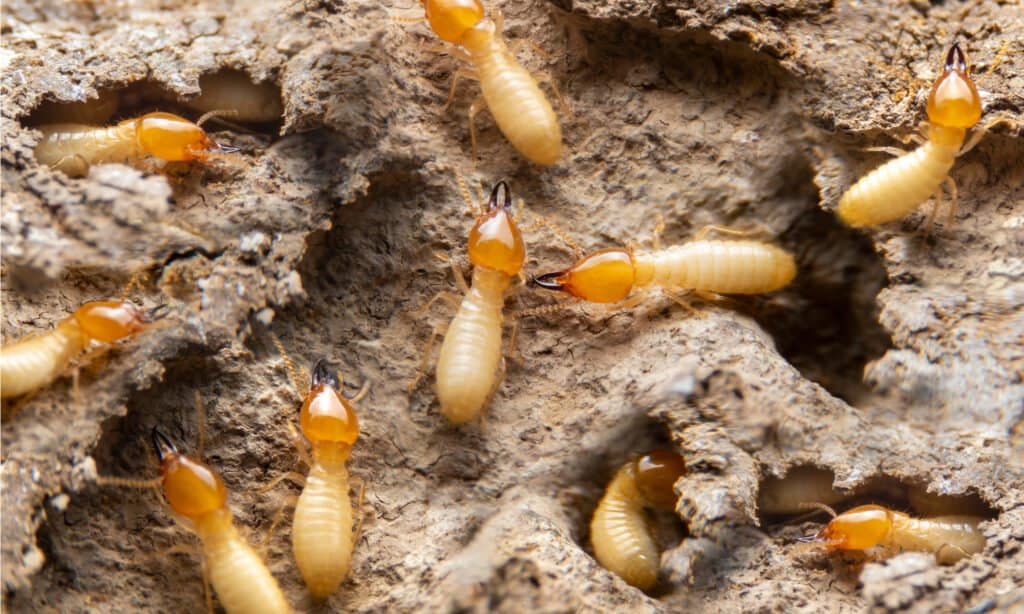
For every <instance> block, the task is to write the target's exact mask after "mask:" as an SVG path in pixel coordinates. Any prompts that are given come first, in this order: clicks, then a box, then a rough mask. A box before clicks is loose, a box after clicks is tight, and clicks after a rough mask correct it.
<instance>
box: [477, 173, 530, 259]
mask: <svg viewBox="0 0 1024 614" xmlns="http://www.w3.org/2000/svg"><path fill="white" fill-rule="evenodd" d="M500 188H504V189H505V199H504V201H503V202H499V201H498V193H499V190H500ZM511 205H512V197H511V195H510V194H509V191H508V184H506V183H505V182H504V181H502V182H499V183H498V184H497V185H495V186H494V189H493V190H492V191H491V200H490V210H489V211H488V212H487V213H485V214H484V215H482V216H481V217H480V219H479V220H477V223H476V224H475V225H474V226H473V230H471V231H470V233H469V260H470V262H472V263H473V265H474V266H480V267H484V268H488V269H493V270H495V271H501V272H502V273H505V274H506V275H517V274H518V273H519V271H520V269H522V268H523V262H525V261H526V244H525V243H523V236H522V234H520V232H519V228H518V227H516V222H515V220H514V219H512V214H511V212H510V211H509V209H510V208H511Z"/></svg>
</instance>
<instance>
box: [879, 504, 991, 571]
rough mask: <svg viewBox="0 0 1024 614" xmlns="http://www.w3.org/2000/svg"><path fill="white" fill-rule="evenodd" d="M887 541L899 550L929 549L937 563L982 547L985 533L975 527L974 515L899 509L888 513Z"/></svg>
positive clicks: (923, 550)
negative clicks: (921, 514)
mask: <svg viewBox="0 0 1024 614" xmlns="http://www.w3.org/2000/svg"><path fill="white" fill-rule="evenodd" d="M892 516H893V518H892V533H891V534H890V536H889V543H888V545H891V546H893V547H895V548H898V549H900V550H910V551H915V552H933V553H935V559H936V561H938V562H939V564H941V565H952V564H953V563H955V562H957V561H959V560H960V559H962V558H964V557H966V556H970V555H972V554H977V553H978V552H981V551H982V550H984V549H985V536H984V535H982V533H981V531H980V530H979V529H978V523H980V522H981V521H982V518H980V517H978V516H936V517H934V518H911V517H910V516H908V515H907V514H904V513H902V512H893V513H892Z"/></svg>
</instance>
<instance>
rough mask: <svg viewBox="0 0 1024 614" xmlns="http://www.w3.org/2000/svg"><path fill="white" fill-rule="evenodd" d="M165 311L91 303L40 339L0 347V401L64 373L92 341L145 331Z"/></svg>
mask: <svg viewBox="0 0 1024 614" xmlns="http://www.w3.org/2000/svg"><path fill="white" fill-rule="evenodd" d="M165 309H166V308H165V307H164V306H160V307H156V308H154V309H150V310H148V311H145V310H142V309H139V308H138V307H136V306H135V304H133V303H130V302H127V301H93V302H90V303H86V304H84V305H82V306H81V307H79V308H78V309H77V310H76V311H75V312H74V313H73V314H71V315H70V316H68V317H67V318H65V319H63V320H61V321H60V322H58V323H57V326H56V327H55V328H54V329H53V330H51V331H47V332H45V333H41V334H38V335H30V336H28V337H26V338H24V339H21V340H19V341H15V342H14V343H9V344H4V345H3V347H0V397H2V398H5V399H6V398H10V397H16V396H20V395H23V394H26V393H29V392H32V391H34V390H38V389H39V388H42V387H43V386H45V385H47V384H49V383H50V382H52V381H53V380H55V379H56V378H57V377H58V376H60V375H61V373H63V372H64V371H65V370H66V369H67V367H68V365H70V364H71V361H72V360H73V359H74V358H76V357H78V356H79V355H80V354H81V353H82V352H83V351H84V350H85V349H86V348H87V347H88V346H89V345H90V343H91V342H93V341H97V342H99V343H108V344H109V343H114V342H116V341H119V340H121V339H125V338H127V337H132V336H134V335H137V334H139V333H140V332H142V331H144V330H146V329H147V328H149V327H150V326H151V325H152V324H153V323H154V322H155V321H156V320H157V319H159V318H161V317H163V313H164V310H165Z"/></svg>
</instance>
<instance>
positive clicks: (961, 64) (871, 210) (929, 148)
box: [836, 43, 998, 227]
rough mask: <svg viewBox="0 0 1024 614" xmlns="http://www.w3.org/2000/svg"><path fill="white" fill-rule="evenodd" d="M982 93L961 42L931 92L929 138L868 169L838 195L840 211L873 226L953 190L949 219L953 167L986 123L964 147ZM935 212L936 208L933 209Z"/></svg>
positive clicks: (847, 219)
mask: <svg viewBox="0 0 1024 614" xmlns="http://www.w3.org/2000/svg"><path fill="white" fill-rule="evenodd" d="M981 113H982V109H981V97H980V96H978V90H977V89H975V87H974V82H973V81H972V80H971V75H970V70H969V68H968V65H967V59H966V58H965V56H964V53H963V51H961V50H960V46H959V45H958V44H955V43H954V44H953V46H952V47H950V49H949V53H947V54H946V62H945V65H944V66H943V70H942V74H941V75H940V76H939V78H938V79H936V81H935V84H934V85H932V89H931V92H930V93H929V94H928V122H929V125H928V140H927V142H925V143H924V144H923V145H921V146H920V147H918V148H917V149H916V150H914V151H913V152H911V153H907V154H904V155H900V156H899V157H898V158H895V159H893V160H890V161H889V162H887V163H885V164H883V165H882V166H880V167H878V168H876V169H875V170H873V171H871V172H870V173H868V174H867V175H866V176H864V177H863V178H861V179H860V181H858V182H857V183H855V184H854V185H853V186H852V187H851V188H849V189H848V190H847V191H846V193H845V194H843V196H842V198H840V200H839V206H838V208H837V209H836V213H837V214H838V215H839V218H840V219H842V220H843V222H844V223H846V224H847V225H849V226H854V227H861V226H875V225H878V224H885V223H886V222H891V221H894V220H898V219H900V218H902V217H904V216H906V215H908V214H909V213H911V212H912V211H914V210H915V209H917V207H918V206H920V205H921V203H923V202H924V201H926V200H928V198H929V197H931V196H933V195H935V194H936V193H938V191H939V189H940V187H941V185H942V183H943V182H944V181H945V182H946V183H947V185H948V186H949V189H950V194H951V196H952V204H951V207H950V218H952V215H953V213H954V211H955V206H956V184H955V183H954V182H953V180H952V178H951V177H949V171H950V169H951V168H952V167H953V162H954V161H955V160H956V158H957V156H961V155H963V154H964V153H967V152H968V151H970V150H971V149H972V148H973V147H974V146H975V145H977V143H978V141H979V140H980V139H981V137H982V136H983V135H984V133H985V131H986V130H987V128H989V127H991V126H992V125H994V124H995V123H998V120H997V121H996V122H993V123H991V124H989V125H988V126H985V127H984V128H982V129H981V130H979V131H978V132H977V133H975V135H974V136H973V137H972V138H971V140H970V141H969V142H968V144H967V145H966V146H964V138H965V137H966V135H967V130H969V129H970V128H972V127H973V126H974V125H975V124H976V123H977V122H978V120H979V119H980V118H981ZM933 215H934V213H933Z"/></svg>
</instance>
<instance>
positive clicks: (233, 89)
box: [185, 70, 284, 122]
mask: <svg viewBox="0 0 1024 614" xmlns="http://www.w3.org/2000/svg"><path fill="white" fill-rule="evenodd" d="M199 89H200V94H199V95H198V96H196V97H195V98H190V99H188V100H186V101H185V104H186V105H188V106H189V107H190V108H192V109H195V110H197V111H200V112H203V113H205V112H209V111H218V110H220V109H226V110H229V111H231V112H232V117H233V118H234V119H237V120H239V121H243V122H273V121H278V120H280V119H281V115H282V114H283V113H284V107H283V106H282V105H281V90H280V89H279V88H278V87H277V86H276V85H275V84H273V83H253V81H252V79H250V78H249V76H248V75H247V74H245V73H244V72H241V71H238V70H223V71H220V72H216V73H213V74H209V75H203V76H202V77H200V78H199Z"/></svg>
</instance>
